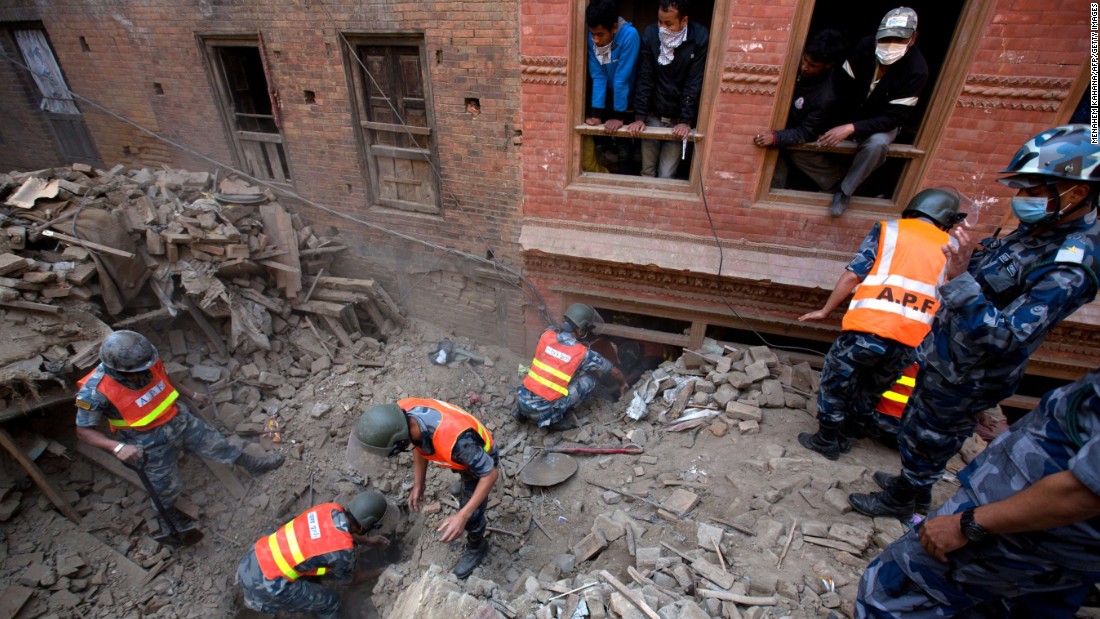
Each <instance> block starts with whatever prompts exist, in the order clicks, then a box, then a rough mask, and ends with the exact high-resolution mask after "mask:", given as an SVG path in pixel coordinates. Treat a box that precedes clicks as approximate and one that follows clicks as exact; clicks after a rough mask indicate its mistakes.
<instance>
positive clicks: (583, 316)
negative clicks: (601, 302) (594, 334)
mask: <svg viewBox="0 0 1100 619" xmlns="http://www.w3.org/2000/svg"><path fill="white" fill-rule="evenodd" d="M565 319H566V320H568V321H569V322H571V323H573V326H575V327H576V328H578V329H580V330H582V331H587V330H589V329H591V328H592V325H593V324H595V322H596V310H594V309H592V306H590V305H585V304H584V303H574V304H573V305H570V306H569V309H567V310H565Z"/></svg>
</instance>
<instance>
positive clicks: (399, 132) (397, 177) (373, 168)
mask: <svg viewBox="0 0 1100 619" xmlns="http://www.w3.org/2000/svg"><path fill="white" fill-rule="evenodd" d="M358 51H359V58H360V60H362V62H363V65H365V66H366V68H367V71H369V75H368V74H366V73H365V72H363V71H362V67H360V69H359V71H360V84H362V89H363V91H365V94H364V95H363V105H362V110H361V113H362V115H363V119H362V120H360V124H361V126H362V129H363V135H364V142H365V144H366V148H367V164H368V167H369V169H370V179H371V187H372V192H373V194H374V199H375V201H376V202H377V203H380V204H383V205H385V206H390V207H394V208H400V209H404V210H412V211H417V212H424V213H437V212H439V193H438V189H437V188H438V184H437V182H436V180H437V179H436V174H435V170H434V168H433V167H432V151H433V143H432V141H433V139H434V135H433V131H432V127H431V121H430V118H429V113H428V105H427V97H426V95H425V78H424V69H423V66H422V63H421V58H420V48H419V47H417V46H409V45H385V46H383V45H364V46H360V47H359V48H358ZM402 120H404V124H402Z"/></svg>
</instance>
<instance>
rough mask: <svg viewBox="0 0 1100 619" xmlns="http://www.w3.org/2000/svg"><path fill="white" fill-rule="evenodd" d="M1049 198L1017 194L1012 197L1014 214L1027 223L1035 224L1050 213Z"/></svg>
mask: <svg viewBox="0 0 1100 619" xmlns="http://www.w3.org/2000/svg"><path fill="white" fill-rule="evenodd" d="M1048 201H1049V199H1048V198H1034V197H1031V196H1016V197H1014V198H1012V202H1011V206H1012V214H1013V215H1015V216H1016V218H1017V219H1019V220H1020V221H1022V222H1024V223H1025V224H1033V223H1037V222H1040V221H1042V220H1043V219H1045V218H1046V217H1047V215H1050V213H1048V212H1047V202H1048Z"/></svg>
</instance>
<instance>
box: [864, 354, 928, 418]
mask: <svg viewBox="0 0 1100 619" xmlns="http://www.w3.org/2000/svg"><path fill="white" fill-rule="evenodd" d="M919 370H920V364H919V363H914V364H913V365H911V366H909V367H907V368H905V371H904V372H902V373H901V376H899V377H898V380H897V381H896V382H895V383H894V385H893V386H892V387H890V388H889V389H887V390H886V392H885V393H883V394H882V397H881V398H879V401H878V406H876V407H875V411H876V412H879V413H882V414H883V415H887V416H889V417H897V418H898V419H901V415H902V413H904V412H905V406H906V405H907V404H909V396H910V395H912V394H913V387H914V386H916V384H917V372H918V371H919Z"/></svg>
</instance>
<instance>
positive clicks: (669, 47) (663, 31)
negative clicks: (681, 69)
mask: <svg viewBox="0 0 1100 619" xmlns="http://www.w3.org/2000/svg"><path fill="white" fill-rule="evenodd" d="M687 34H688V27H687V26H684V27H683V28H682V29H681V30H680V31H679V32H673V31H671V30H669V29H668V28H663V27H660V26H658V30H657V35H658V36H659V37H660V38H661V54H660V55H659V56H657V63H658V64H661V65H667V64H668V63H670V62H672V57H673V55H674V54H675V53H676V48H677V47H680V45H681V44H683V42H684V41H686V40H687Z"/></svg>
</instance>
